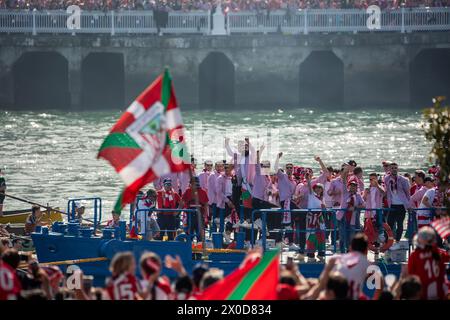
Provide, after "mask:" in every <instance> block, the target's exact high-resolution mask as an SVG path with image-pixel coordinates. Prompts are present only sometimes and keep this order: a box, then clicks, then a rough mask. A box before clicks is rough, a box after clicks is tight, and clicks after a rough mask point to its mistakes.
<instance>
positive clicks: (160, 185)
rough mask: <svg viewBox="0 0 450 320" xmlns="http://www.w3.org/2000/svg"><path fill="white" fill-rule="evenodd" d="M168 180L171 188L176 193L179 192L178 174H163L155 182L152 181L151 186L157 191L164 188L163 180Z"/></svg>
mask: <svg viewBox="0 0 450 320" xmlns="http://www.w3.org/2000/svg"><path fill="white" fill-rule="evenodd" d="M167 178H169V179H170V180H171V181H172V188H173V189H174V190H175V191H176V192H180V173H179V172H171V173H168V174H164V175H162V176H161V177H159V178H158V179H156V180H155V181H153V186H154V187H155V190H157V191H159V190H161V189H163V188H164V180H165V179H167Z"/></svg>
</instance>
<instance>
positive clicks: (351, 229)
mask: <svg viewBox="0 0 450 320" xmlns="http://www.w3.org/2000/svg"><path fill="white" fill-rule="evenodd" d="M350 170H351V166H350V165H346V166H345V167H344V170H343V172H342V181H343V182H346V183H345V184H343V185H342V190H341V191H342V202H341V206H340V208H339V210H338V211H337V213H336V218H337V220H338V222H339V249H340V251H341V253H346V252H347V249H348V247H349V244H350V241H351V238H352V236H353V234H354V233H355V231H356V230H355V229H356V226H357V223H356V217H357V214H356V212H355V211H356V210H358V209H361V208H363V207H364V200H363V198H362V196H361V194H360V193H358V182H357V181H356V180H355V179H350V180H347V178H348V176H349V172H350Z"/></svg>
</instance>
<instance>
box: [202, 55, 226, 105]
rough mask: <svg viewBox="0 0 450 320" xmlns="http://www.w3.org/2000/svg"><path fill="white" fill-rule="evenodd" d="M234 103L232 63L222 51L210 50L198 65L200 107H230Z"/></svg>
mask: <svg viewBox="0 0 450 320" xmlns="http://www.w3.org/2000/svg"><path fill="white" fill-rule="evenodd" d="M234 104H235V70H234V64H233V62H232V61H231V60H230V59H229V58H228V57H227V56H226V55H225V54H224V53H223V52H218V51H214V52H211V53H209V54H208V55H207V56H206V58H205V59H204V60H203V61H202V62H201V63H200V66H199V105H200V108H208V109H209V108H230V107H234Z"/></svg>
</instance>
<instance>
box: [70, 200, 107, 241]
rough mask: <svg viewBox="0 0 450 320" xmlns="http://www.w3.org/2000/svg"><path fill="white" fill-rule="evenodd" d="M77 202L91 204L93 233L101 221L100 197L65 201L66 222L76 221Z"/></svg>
mask: <svg viewBox="0 0 450 320" xmlns="http://www.w3.org/2000/svg"><path fill="white" fill-rule="evenodd" d="M78 201H85V202H86V201H89V202H93V211H94V221H93V224H94V233H95V231H96V230H97V228H98V227H99V225H100V222H101V221H102V198H100V197H80V198H70V199H69V200H68V201H67V212H68V213H69V217H68V220H69V222H70V221H71V220H76V213H75V208H76V202H78Z"/></svg>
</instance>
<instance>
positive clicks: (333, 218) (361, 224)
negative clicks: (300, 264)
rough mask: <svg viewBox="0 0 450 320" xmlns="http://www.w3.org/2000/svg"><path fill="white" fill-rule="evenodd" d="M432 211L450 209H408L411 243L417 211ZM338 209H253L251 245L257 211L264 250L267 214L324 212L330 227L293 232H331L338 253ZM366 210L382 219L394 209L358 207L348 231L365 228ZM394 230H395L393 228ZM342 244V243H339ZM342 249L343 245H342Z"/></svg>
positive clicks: (407, 230)
mask: <svg viewBox="0 0 450 320" xmlns="http://www.w3.org/2000/svg"><path fill="white" fill-rule="evenodd" d="M423 210H425V211H430V212H431V217H430V220H433V219H434V218H435V217H436V211H439V210H442V211H443V210H447V211H448V210H449V209H448V208H445V207H439V208H420V209H411V210H408V211H407V212H408V218H407V219H406V221H405V223H406V230H405V231H406V234H405V235H407V239H408V242H409V245H410V246H412V245H413V236H414V235H415V234H416V233H417V230H418V225H417V217H416V215H417V211H423ZM338 211H345V209H332V208H327V209H323V210H320V209H293V210H287V209H256V210H253V211H252V216H251V241H250V243H251V245H252V246H254V245H255V231H256V228H255V213H261V224H262V228H261V229H262V231H261V236H260V237H261V246H262V248H263V249H264V250H266V248H267V235H266V232H264V231H263V230H266V228H267V214H268V213H270V214H282V213H285V212H290V213H300V214H305V215H306V214H307V213H324V214H327V215H330V216H331V220H330V221H331V222H332V224H331V225H330V227H329V228H325V229H320V228H306V229H300V228H299V227H298V225H295V229H294V230H292V232H294V234H295V235H296V238H297V239H298V238H299V236H300V234H301V233H308V232H323V233H330V234H331V237H332V243H333V245H332V248H331V249H332V250H331V252H332V254H334V253H336V252H337V251H338V246H337V242H336V240H337V235H338V234H339V233H340V232H341V231H340V227H339V224H338V221H337V218H336V213H337V212H338ZM363 211H364V212H365V211H370V212H372V211H375V212H377V216H375V218H376V219H378V218H379V217H378V213H381V214H382V215H381V219H382V220H383V222H384V220H385V217H384V214H385V213H386V212H389V211H393V210H392V209H390V208H375V209H365V208H360V209H356V210H355V214H356V215H357V221H356V224H355V225H354V226H351V225H350V226H346V228H347V229H348V231H350V232H352V233H354V232H358V231H363V230H364V220H365V217H364V216H363V215H361V213H362V212H363ZM392 231H394V230H392ZM339 245H340V246H341V244H339ZM341 249H342V247H341ZM305 252H309V251H308V250H305Z"/></svg>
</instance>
